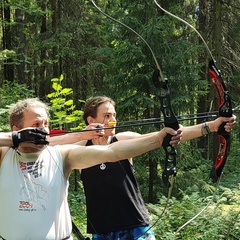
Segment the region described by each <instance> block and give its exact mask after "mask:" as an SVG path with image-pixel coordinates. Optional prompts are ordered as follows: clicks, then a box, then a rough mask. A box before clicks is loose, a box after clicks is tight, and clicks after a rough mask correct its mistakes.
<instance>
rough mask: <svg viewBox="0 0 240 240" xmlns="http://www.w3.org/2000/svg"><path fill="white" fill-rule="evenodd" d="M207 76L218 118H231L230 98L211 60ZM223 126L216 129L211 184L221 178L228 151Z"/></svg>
mask: <svg viewBox="0 0 240 240" xmlns="http://www.w3.org/2000/svg"><path fill="white" fill-rule="evenodd" d="M209 74H210V77H211V80H212V83H213V85H214V87H215V89H216V91H217V95H218V100H219V116H221V117H231V116H232V114H233V110H232V102H231V98H230V96H229V93H228V91H227V88H226V86H225V84H224V81H223V78H222V76H221V73H220V71H219V70H218V69H217V67H216V65H215V63H214V61H213V60H210V62H209ZM225 125H226V123H222V124H221V125H220V126H219V128H218V139H219V147H218V154H217V156H216V159H215V165H214V166H213V168H212V170H211V172H210V177H211V178H212V180H213V182H217V181H218V180H219V178H220V177H221V174H222V171H223V168H224V165H225V163H226V161H227V157H228V153H229V150H230V133H229V132H227V131H226V130H225V128H224V126H225Z"/></svg>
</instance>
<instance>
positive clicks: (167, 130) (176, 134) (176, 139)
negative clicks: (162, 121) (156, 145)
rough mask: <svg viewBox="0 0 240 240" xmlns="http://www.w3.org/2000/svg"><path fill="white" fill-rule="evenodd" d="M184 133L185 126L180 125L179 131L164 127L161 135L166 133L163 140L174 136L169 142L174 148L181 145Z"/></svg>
mask: <svg viewBox="0 0 240 240" xmlns="http://www.w3.org/2000/svg"><path fill="white" fill-rule="evenodd" d="M182 131H183V126H182V125H179V129H178V130H174V129H172V128H168V127H164V128H163V129H162V130H161V131H160V133H161V132H162V133H164V135H165V136H164V137H163V140H164V138H165V137H166V136H167V135H168V134H170V135H172V137H171V140H170V142H169V144H170V145H171V146H172V147H176V146H177V145H179V144H180V141H181V138H182Z"/></svg>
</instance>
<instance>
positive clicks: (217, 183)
mask: <svg viewBox="0 0 240 240" xmlns="http://www.w3.org/2000/svg"><path fill="white" fill-rule="evenodd" d="M154 3H155V4H156V5H157V6H158V7H159V8H160V9H161V10H162V11H164V12H165V13H167V14H168V15H170V16H172V17H173V18H175V19H177V20H179V21H181V22H183V23H184V24H186V25H187V26H188V27H190V28H191V29H193V30H194V32H196V33H197V35H198V36H199V37H200V39H201V40H202V42H203V44H204V45H205V47H206V49H207V52H208V54H209V55H210V57H211V59H212V60H213V61H214V62H216V60H215V59H214V57H213V54H212V52H211V50H210V49H209V47H208V44H207V43H206V41H205V39H204V38H203V36H202V35H201V33H200V32H199V31H198V30H197V29H196V28H195V27H194V26H193V25H191V24H190V23H188V22H187V21H185V20H184V19H182V18H180V17H178V16H176V15H174V14H172V13H171V12H169V11H167V10H166V9H164V8H163V7H162V6H161V5H160V4H159V3H158V2H157V1H156V0H154ZM210 108H211V107H210ZM209 111H210V109H209ZM221 177H222V174H221V176H220V177H219V179H218V181H217V182H216V186H215V190H214V192H213V195H212V197H211V199H210V200H209V201H208V203H207V205H206V206H205V207H204V208H203V209H202V210H201V211H199V212H198V213H197V214H196V215H194V216H193V217H192V218H191V219H189V220H188V221H187V222H186V223H184V224H183V225H182V226H180V227H179V228H178V229H177V230H176V231H175V235H176V234H178V233H179V232H180V231H181V230H182V229H183V228H185V227H186V226H187V225H189V224H190V223H191V222H193V221H194V220H195V219H196V218H197V217H199V216H200V215H201V214H202V213H203V212H204V211H206V209H207V208H208V207H209V206H210V204H212V203H213V200H214V197H215V196H216V194H217V191H218V189H219V185H220V180H221Z"/></svg>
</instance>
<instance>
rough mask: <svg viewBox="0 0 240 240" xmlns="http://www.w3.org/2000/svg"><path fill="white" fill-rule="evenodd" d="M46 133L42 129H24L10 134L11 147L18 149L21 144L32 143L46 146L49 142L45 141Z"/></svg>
mask: <svg viewBox="0 0 240 240" xmlns="http://www.w3.org/2000/svg"><path fill="white" fill-rule="evenodd" d="M46 136H47V132H46V131H45V129H44V128H26V129H22V130H20V131H13V132H12V141H13V147H14V148H16V149H17V148H18V146H19V144H20V143H22V142H32V143H34V144H43V145H46V144H48V143H49V142H48V141H46Z"/></svg>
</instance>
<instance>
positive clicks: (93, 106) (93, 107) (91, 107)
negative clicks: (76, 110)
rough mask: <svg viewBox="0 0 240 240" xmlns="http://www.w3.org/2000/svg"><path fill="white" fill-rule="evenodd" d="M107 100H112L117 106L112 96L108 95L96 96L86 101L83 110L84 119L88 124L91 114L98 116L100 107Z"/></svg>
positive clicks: (94, 116)
mask: <svg viewBox="0 0 240 240" xmlns="http://www.w3.org/2000/svg"><path fill="white" fill-rule="evenodd" d="M105 102H110V103H111V104H112V105H113V106H114V107H115V106H116V103H115V102H114V101H113V100H112V99H111V98H110V97H106V96H96V97H93V98H91V99H89V100H88V101H86V103H85V106H84V110H83V120H84V122H85V123H86V125H89V123H88V121H87V118H88V117H89V116H91V117H93V118H96V117H97V110H98V107H99V106H100V105H101V104H103V103H105Z"/></svg>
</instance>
